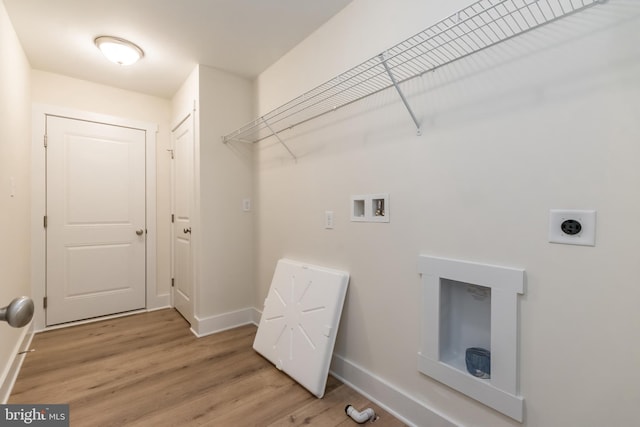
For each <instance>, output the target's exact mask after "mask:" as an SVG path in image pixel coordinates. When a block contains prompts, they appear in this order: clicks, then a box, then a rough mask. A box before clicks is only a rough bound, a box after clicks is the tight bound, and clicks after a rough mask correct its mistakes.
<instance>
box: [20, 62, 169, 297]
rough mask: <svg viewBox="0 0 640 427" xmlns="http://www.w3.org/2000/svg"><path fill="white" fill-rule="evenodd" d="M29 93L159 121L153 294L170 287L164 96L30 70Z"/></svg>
mask: <svg viewBox="0 0 640 427" xmlns="http://www.w3.org/2000/svg"><path fill="white" fill-rule="evenodd" d="M31 76H32V79H31V93H32V100H33V102H34V103H35V104H46V105H53V106H58V107H65V108H70V109H74V110H80V111H88V112H92V113H99V114H105V115H109V116H115V117H121V118H126V119H131V120H137V121H142V122H148V123H155V124H158V133H157V139H156V180H157V181H156V209H157V210H156V216H157V218H156V221H157V229H156V233H157V240H156V242H157V243H156V247H157V251H156V258H157V263H156V277H157V283H156V295H157V296H158V297H161V296H165V295H167V294H168V293H169V289H170V286H171V272H170V266H171V263H170V242H171V240H170V233H171V228H170V226H171V199H170V197H171V192H170V188H171V187H170V184H171V164H170V155H169V152H168V151H167V149H169V148H170V141H171V139H170V136H171V129H170V125H171V121H170V120H171V102H170V101H169V100H167V99H163V98H158V97H154V96H149V95H145V94H141V93H137V92H131V91H127V90H123V89H117V88H113V87H110V86H105V85H101V84H96V83H92V82H88V81H84V80H79V79H75V78H71V77H67V76H63V75H60V74H54V73H49V72H45V71H40V70H33V71H32V73H31Z"/></svg>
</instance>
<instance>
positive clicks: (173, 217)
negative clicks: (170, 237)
mask: <svg viewBox="0 0 640 427" xmlns="http://www.w3.org/2000/svg"><path fill="white" fill-rule="evenodd" d="M174 222H176V216H175V215H174V214H171V223H172V224H173V223H174Z"/></svg>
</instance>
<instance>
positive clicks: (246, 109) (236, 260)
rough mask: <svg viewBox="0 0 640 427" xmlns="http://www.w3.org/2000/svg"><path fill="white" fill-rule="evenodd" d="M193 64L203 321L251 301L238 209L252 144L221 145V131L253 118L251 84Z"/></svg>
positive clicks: (248, 183)
mask: <svg viewBox="0 0 640 427" xmlns="http://www.w3.org/2000/svg"><path fill="white" fill-rule="evenodd" d="M199 68H200V83H199V97H200V100H199V105H200V111H199V114H200V126H199V127H200V189H199V194H200V224H201V230H202V235H201V236H200V237H201V238H200V244H199V251H200V254H201V258H200V265H199V267H198V276H199V279H198V280H199V286H198V296H197V297H198V301H197V307H196V315H197V317H198V318H199V319H201V320H202V321H203V322H204V323H203V324H206V323H207V319H216V316H220V315H224V314H226V313H234V312H237V311H238V310H245V309H247V308H249V307H253V305H254V304H253V302H254V301H253V296H254V289H253V279H254V276H253V215H254V214H253V212H252V211H251V212H244V211H243V210H242V200H243V199H245V198H249V199H252V198H253V147H252V146H251V145H247V144H243V143H231V144H223V143H222V135H224V134H226V133H228V132H231V131H232V130H234V129H235V128H236V127H239V126H242V125H243V124H245V123H246V122H248V121H249V120H251V119H252V118H253V117H252V116H253V113H254V107H253V105H254V103H253V101H254V86H253V83H252V82H251V81H249V80H247V79H244V78H241V77H238V76H235V75H233V74H229V73H226V72H224V71H220V70H217V69H214V68H210V67H206V66H202V65H201V66H200V67H199ZM247 313H248V312H247ZM247 321H249V319H247ZM214 323H215V322H214ZM207 329H208V328H207V327H204V328H203V330H202V331H200V332H201V333H206V332H207Z"/></svg>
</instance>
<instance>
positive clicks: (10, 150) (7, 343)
mask: <svg viewBox="0 0 640 427" xmlns="http://www.w3.org/2000/svg"><path fill="white" fill-rule="evenodd" d="M30 68H31V67H30V66H29V62H28V61H27V58H26V56H25V54H24V51H23V50H22V47H21V46H20V42H19V41H18V39H17V37H16V34H15V31H14V29H13V26H12V24H11V22H10V21H9V18H8V16H7V12H6V9H5V7H4V3H3V2H2V1H0V236H2V238H0V274H1V277H2V279H1V283H0V306H5V305H7V304H9V302H11V300H12V299H13V298H15V297H18V296H21V295H27V296H30V295H31V292H30V286H29V242H30V239H29V236H30V234H31V232H30V228H29V227H30V225H29V205H30V200H31V199H30V191H29V190H30V174H29V168H30V157H29V153H30V147H31V144H30V125H29V124H30V120H31V102H30V95H29V75H30ZM11 179H13V180H14V182H15V196H13V197H11V195H10V188H11V186H10V183H11ZM24 332H25V329H14V328H11V327H9V325H7V324H6V323H4V322H2V323H0V401H2V400H3V399H4V397H5V396H3V395H2V394H3V393H4V392H5V390H4V389H3V387H2V386H3V384H4V382H5V380H6V379H7V375H8V374H9V372H8V370H9V368H10V364H11V362H12V360H13V357H14V356H15V354H16V352H17V350H18V348H17V347H18V346H19V345H20V343H21V338H22V336H23V333H24Z"/></svg>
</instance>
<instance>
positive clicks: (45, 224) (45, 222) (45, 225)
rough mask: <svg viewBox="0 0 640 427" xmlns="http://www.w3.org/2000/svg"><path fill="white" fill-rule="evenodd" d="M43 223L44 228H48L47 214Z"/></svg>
mask: <svg viewBox="0 0 640 427" xmlns="http://www.w3.org/2000/svg"><path fill="white" fill-rule="evenodd" d="M42 222H43V224H44V228H47V216H46V215H45V216H44V218H43V221H42Z"/></svg>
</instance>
